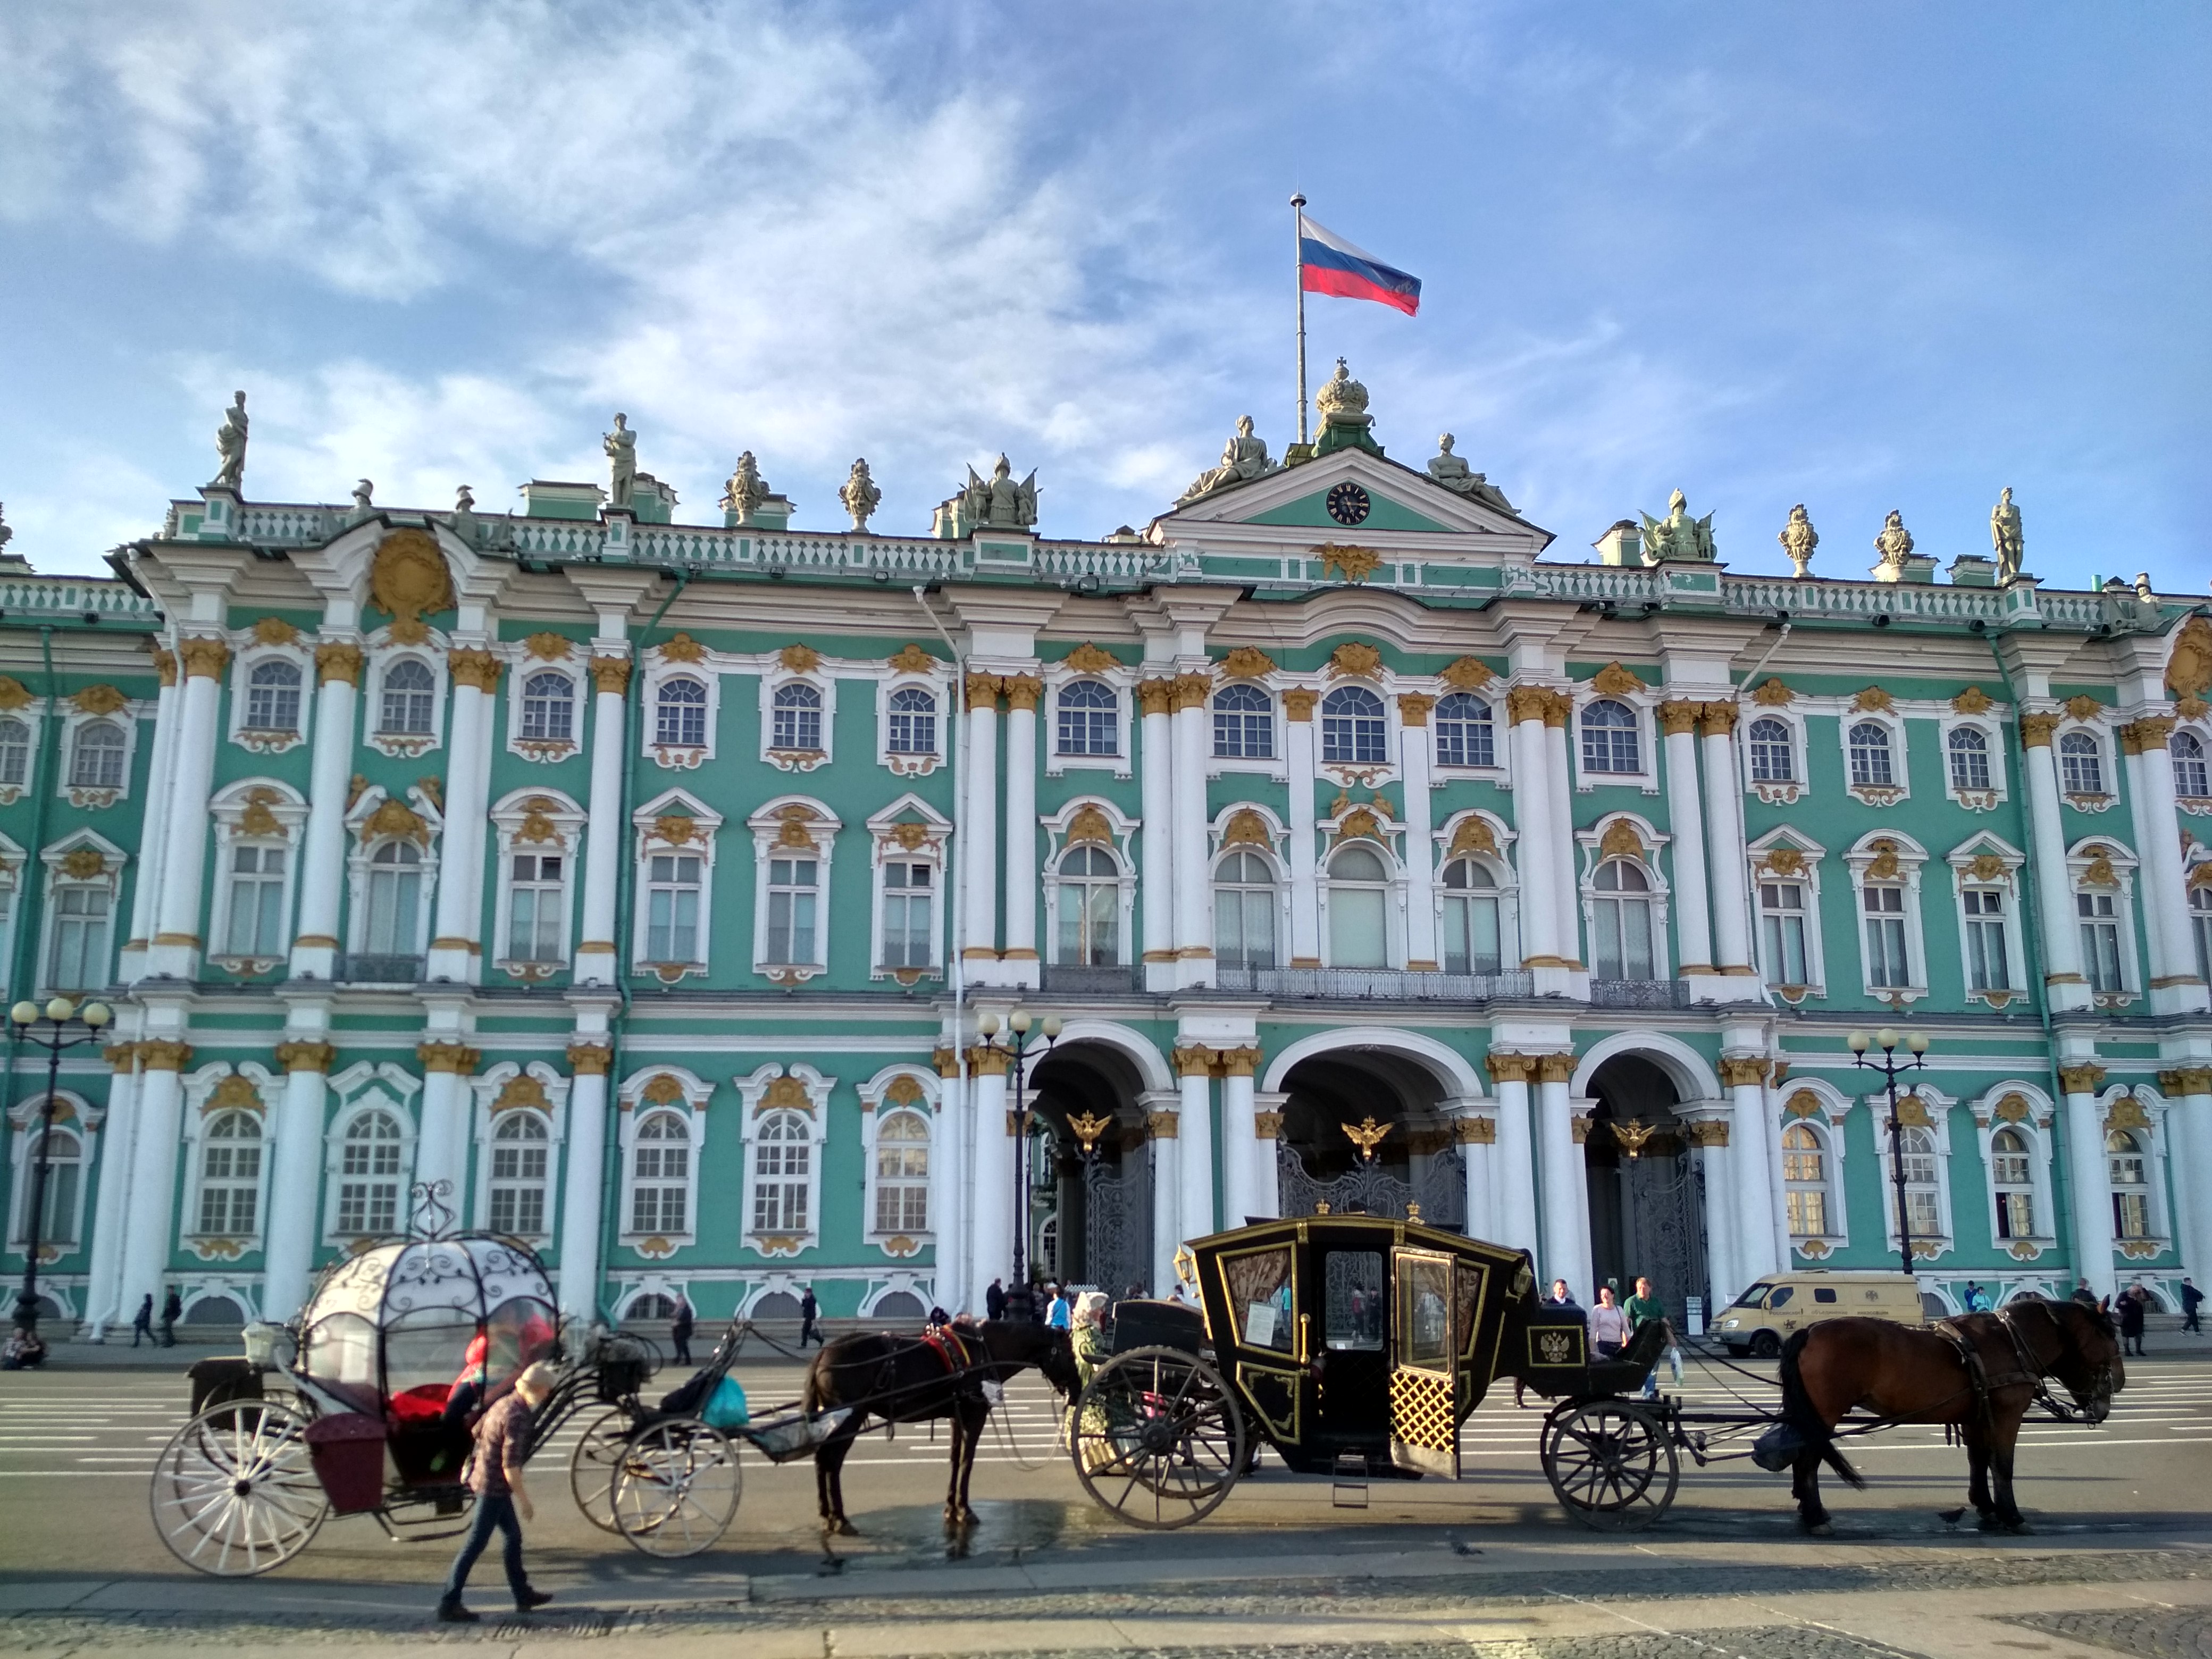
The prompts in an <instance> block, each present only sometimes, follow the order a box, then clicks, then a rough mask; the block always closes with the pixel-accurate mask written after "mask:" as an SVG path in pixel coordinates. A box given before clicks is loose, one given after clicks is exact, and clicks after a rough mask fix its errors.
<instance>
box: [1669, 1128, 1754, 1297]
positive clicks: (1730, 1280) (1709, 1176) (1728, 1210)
mask: <svg viewBox="0 0 2212 1659" xmlns="http://www.w3.org/2000/svg"><path fill="white" fill-rule="evenodd" d="M1675 1114H1676V1115H1677V1116H1679V1117H1680V1118H1681V1119H1682V1120H1683V1121H1685V1122H1686V1123H1688V1124H1689V1125H1691V1133H1692V1136H1694V1137H1696V1139H1697V1150H1696V1152H1695V1153H1694V1154H1693V1156H1694V1157H1695V1158H1696V1159H1697V1160H1698V1167H1699V1171H1700V1173H1702V1174H1703V1176H1705V1280H1706V1284H1707V1286H1708V1289H1709V1291H1710V1293H1711V1297H1712V1302H1711V1306H1710V1307H1709V1308H1707V1310H1706V1323H1707V1325H1708V1327H1710V1326H1711V1322H1712V1316H1713V1314H1714V1313H1715V1312H1716V1311H1717V1310H1719V1309H1721V1308H1724V1307H1726V1306H1727V1305H1728V1304H1729V1303H1731V1302H1733V1301H1735V1298H1736V1297H1738V1296H1740V1295H1741V1294H1742V1291H1743V1287H1744V1286H1745V1285H1748V1284H1749V1283H1750V1282H1751V1275H1750V1274H1749V1273H1747V1272H1746V1271H1745V1270H1744V1268H1743V1266H1742V1259H1743V1252H1742V1250H1741V1249H1740V1248H1739V1246H1738V1244H1737V1243H1736V1213H1735V1212H1736V1202H1735V1167H1734V1163H1733V1160H1734V1158H1735V1150H1736V1149H1735V1147H1734V1146H1731V1145H1729V1131H1730V1129H1731V1127H1733V1125H1732V1119H1733V1118H1734V1115H1735V1113H1734V1109H1733V1108H1732V1107H1730V1106H1729V1103H1727V1102H1725V1101H1698V1102H1694V1103H1689V1104H1687V1105H1684V1106H1678V1107H1676V1108H1675Z"/></svg>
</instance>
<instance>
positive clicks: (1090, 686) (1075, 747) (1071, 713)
mask: <svg viewBox="0 0 2212 1659" xmlns="http://www.w3.org/2000/svg"><path fill="white" fill-rule="evenodd" d="M1057 712H1058V717H1059V732H1060V753H1061V754H1063V755H1118V754H1120V753H1121V708H1120V704H1119V703H1118V702H1117V701H1116V700H1115V696H1114V688H1113V687H1112V686H1110V685H1106V684H1101V683H1100V682H1099V681H1097V680H1071V681H1069V682H1068V683H1067V684H1066V685H1063V686H1061V687H1060V701H1059V704H1058V709H1057Z"/></svg>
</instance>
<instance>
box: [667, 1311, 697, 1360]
mask: <svg viewBox="0 0 2212 1659" xmlns="http://www.w3.org/2000/svg"><path fill="white" fill-rule="evenodd" d="M691 1325H692V1315H691V1299H690V1297H678V1298H677V1302H676V1322H675V1323H674V1324H672V1325H671V1326H670V1327H669V1328H668V1342H669V1346H671V1347H672V1348H674V1349H675V1350H676V1363H677V1364H679V1365H688V1364H690V1363H691Z"/></svg>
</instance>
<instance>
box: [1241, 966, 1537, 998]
mask: <svg viewBox="0 0 2212 1659" xmlns="http://www.w3.org/2000/svg"><path fill="white" fill-rule="evenodd" d="M1213 982H1214V988H1215V989H1216V990H1220V991H1242V992H1246V993H1249V994H1252V995H1255V996H1263V997H1316V998H1325V999H1328V1000H1331V1001H1338V1002H1364V1001H1375V1002H1495V1001H1497V1000H1499V999H1501V998H1511V997H1528V996H1534V994H1535V981H1534V976H1533V975H1528V974H1429V973H1412V972H1409V971H1407V970H1406V969H1395V968H1217V969H1215V970H1214V977H1213Z"/></svg>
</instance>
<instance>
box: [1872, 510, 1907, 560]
mask: <svg viewBox="0 0 2212 1659" xmlns="http://www.w3.org/2000/svg"><path fill="white" fill-rule="evenodd" d="M1874 550H1875V552H1877V553H1879V554H1881V568H1883V569H1885V570H1890V571H1898V572H1901V571H1903V570H1904V568H1905V560H1906V559H1907V558H1909V557H1911V553H1912V532H1911V531H1909V530H1907V529H1906V528H1905V514H1904V513H1900V512H1899V511H1898V510H1897V509H1896V508H1895V507H1892V508H1891V509H1890V512H1889V516H1888V517H1887V519H1884V520H1882V522H1881V535H1879V536H1877V537H1875V538H1874Z"/></svg>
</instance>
